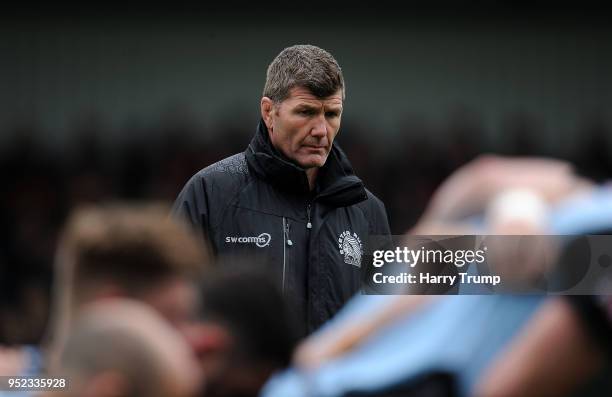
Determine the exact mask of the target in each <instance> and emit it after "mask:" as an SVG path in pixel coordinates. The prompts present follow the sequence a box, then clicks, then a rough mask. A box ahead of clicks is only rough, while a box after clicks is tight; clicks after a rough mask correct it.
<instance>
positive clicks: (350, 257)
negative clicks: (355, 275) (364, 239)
mask: <svg viewBox="0 0 612 397" xmlns="http://www.w3.org/2000/svg"><path fill="white" fill-rule="evenodd" d="M338 248H340V254H341V255H344V263H348V264H349V265H353V266H357V267H361V256H362V255H363V248H362V245H361V240H360V239H359V236H358V235H357V233H353V234H351V232H349V231H348V230H347V231H345V232H343V233H342V234H340V237H338Z"/></svg>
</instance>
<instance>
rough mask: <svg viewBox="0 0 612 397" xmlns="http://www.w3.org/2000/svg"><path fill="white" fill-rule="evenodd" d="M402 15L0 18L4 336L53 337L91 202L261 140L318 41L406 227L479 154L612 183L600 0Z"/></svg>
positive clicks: (352, 135) (353, 135)
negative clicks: (260, 130)
mask: <svg viewBox="0 0 612 397" xmlns="http://www.w3.org/2000/svg"><path fill="white" fill-rule="evenodd" d="M487 4H488V5H487V6H482V5H481V4H480V3H478V2H467V3H466V4H464V5H461V6H458V5H453V4H451V2H444V1H438V2H433V4H432V5H430V6H424V5H421V6H418V7H416V6H413V7H408V11H406V12H405V13H395V12H393V11H392V10H389V9H387V8H386V7H385V4H384V2H383V3H382V4H377V7H376V8H370V7H369V6H354V5H353V6H352V8H350V9H343V8H342V7H341V6H340V5H337V4H336V5H334V6H331V8H330V9H326V6H322V9H304V8H302V7H301V6H297V5H293V6H288V7H287V6H284V7H283V6H282V5H279V6H278V8H277V9H274V7H272V10H270V12H269V13H268V12H266V13H263V12H260V10H257V9H256V8H255V6H244V7H243V8H241V9H238V10H236V9H234V8H231V7H230V6H229V5H225V6H223V5H215V6H186V7H178V6H177V7H176V8H174V9H170V10H168V9H166V8H161V7H160V8H155V6H150V7H149V8H147V10H145V11H143V10H142V9H140V8H139V7H136V6H131V7H127V8H119V7H111V6H105V7H103V6H100V8H79V7H78V6H76V7H73V6H70V7H61V6H59V7H54V8H51V7H49V8H44V7H42V6H41V7H39V8H35V9H33V10H26V9H22V8H17V9H8V11H7V12H6V13H5V14H3V16H2V21H1V23H0V50H1V55H0V68H1V70H2V73H1V74H0V87H1V88H0V103H1V104H2V106H0V173H1V179H2V185H3V186H2V191H3V192H2V196H1V199H0V222H1V227H0V233H1V234H2V236H1V237H0V241H1V243H0V343H2V344H13V343H14V344H22V343H36V342H37V341H39V340H40V338H41V335H42V333H43V331H44V327H45V323H46V319H47V315H48V307H47V306H48V302H49V288H50V285H51V282H52V274H51V264H52V262H53V258H54V254H55V246H56V243H57V237H58V233H59V231H60V229H61V226H62V224H63V222H64V220H65V218H66V216H67V214H68V213H69V211H70V210H71V209H72V208H74V207H75V206H76V205H77V204H79V203H87V202H104V201H107V200H108V199H118V198H121V199H147V200H148V199H154V200H160V199H161V200H166V201H170V202H171V201H172V200H174V198H175V197H176V195H177V193H178V192H179V190H180V189H181V187H182V186H183V185H184V183H185V182H186V181H187V179H188V178H189V177H190V176H191V175H193V174H194V173H195V172H196V171H198V170H199V169H201V168H203V167H205V166H207V165H209V164H211V163H213V162H215V161H218V160H220V159H222V158H224V157H226V156H228V155H230V154H233V153H236V152H239V151H242V150H244V149H245V148H246V146H247V145H248V143H249V141H250V138H251V136H252V134H253V132H254V131H255V126H256V124H257V121H258V111H259V99H260V95H261V89H262V87H263V82H264V77H265V68H266V65H267V64H268V63H269V62H270V61H271V60H272V58H273V57H274V56H275V55H276V53H278V52H279V51H280V50H281V49H282V48H284V47H286V46H289V45H291V44H295V43H312V44H316V45H319V46H321V47H323V48H325V49H327V50H329V51H330V52H331V53H332V54H334V56H335V57H336V58H337V59H338V61H339V63H340V65H341V66H342V67H343V70H344V73H345V78H346V81H347V100H346V103H345V114H344V118H343V126H342V128H341V134H340V135H339V138H338V141H339V143H340V145H341V146H342V147H343V148H344V150H345V151H346V152H347V153H348V156H349V159H350V160H351V162H352V164H353V166H354V168H355V170H356V173H357V175H358V176H360V177H361V178H362V179H363V180H364V182H365V184H366V186H367V187H368V188H369V189H370V190H372V191H373V192H374V193H375V194H377V195H378V196H379V197H380V198H381V199H382V200H383V201H384V202H385V204H386V206H387V211H388V214H389V217H390V223H391V227H392V231H393V233H394V234H400V233H402V232H404V231H405V230H407V229H408V228H410V227H411V226H413V225H414V222H415V221H416V220H417V218H418V216H419V215H420V214H421V212H422V211H423V209H424V208H425V205H426V204H427V202H428V199H429V198H430V196H431V194H432V193H433V191H434V190H435V188H436V187H437V186H438V185H439V183H440V182H441V181H443V180H444V179H445V178H446V177H447V176H448V175H449V174H450V173H451V172H452V171H453V170H455V169H456V168H457V167H459V166H461V165H462V164H465V163H466V162H468V161H469V160H472V159H474V158H475V157H476V156H478V155H479V154H482V153H499V154H506V155H537V156H550V157H555V158H561V159H566V160H569V161H571V162H572V163H573V164H574V165H575V166H576V167H577V168H578V170H579V171H580V172H584V173H585V174H587V175H589V176H591V177H594V178H600V179H603V178H605V177H609V176H610V175H612V156H610V153H611V151H612V111H611V109H612V107H611V106H610V104H612V75H611V74H610V73H609V71H610V70H612V28H611V27H610V25H609V24H608V23H607V18H606V15H605V13H602V12H601V10H602V8H601V7H599V6H597V5H596V4H593V3H591V2H587V3H585V4H582V3H581V5H578V4H574V5H566V4H565V3H552V2H551V3H548V2H536V4H531V3H529V4H527V2H524V3H522V4H519V5H518V6H515V7H510V6H509V5H508V4H506V3H505V2H487Z"/></svg>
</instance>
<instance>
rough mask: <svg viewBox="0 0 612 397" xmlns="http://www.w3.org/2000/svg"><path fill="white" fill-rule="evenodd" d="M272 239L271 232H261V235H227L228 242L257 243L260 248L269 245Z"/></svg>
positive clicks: (226, 240)
mask: <svg viewBox="0 0 612 397" xmlns="http://www.w3.org/2000/svg"><path fill="white" fill-rule="evenodd" d="M271 240H272V236H270V233H261V234H260V235H259V236H250V237H244V236H236V237H230V236H227V237H226V238H225V242H226V243H231V244H255V245H256V246H258V247H259V248H263V247H267V246H268V245H269V244H270V241H271Z"/></svg>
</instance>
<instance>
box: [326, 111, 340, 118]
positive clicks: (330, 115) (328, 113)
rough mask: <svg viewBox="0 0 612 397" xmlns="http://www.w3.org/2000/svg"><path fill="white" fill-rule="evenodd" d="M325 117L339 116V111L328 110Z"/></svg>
mask: <svg viewBox="0 0 612 397" xmlns="http://www.w3.org/2000/svg"><path fill="white" fill-rule="evenodd" d="M325 117H329V118H335V117H338V112H327V113H325Z"/></svg>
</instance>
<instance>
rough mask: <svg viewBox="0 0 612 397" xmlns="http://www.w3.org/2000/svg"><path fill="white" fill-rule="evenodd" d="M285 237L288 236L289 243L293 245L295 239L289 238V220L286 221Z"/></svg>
mask: <svg viewBox="0 0 612 397" xmlns="http://www.w3.org/2000/svg"><path fill="white" fill-rule="evenodd" d="M285 237H286V238H287V245H288V246H292V245H293V241H291V239H290V238H289V220H287V222H286V223H285Z"/></svg>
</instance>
